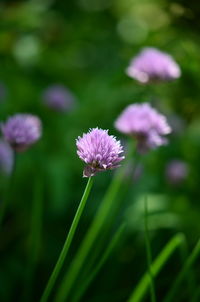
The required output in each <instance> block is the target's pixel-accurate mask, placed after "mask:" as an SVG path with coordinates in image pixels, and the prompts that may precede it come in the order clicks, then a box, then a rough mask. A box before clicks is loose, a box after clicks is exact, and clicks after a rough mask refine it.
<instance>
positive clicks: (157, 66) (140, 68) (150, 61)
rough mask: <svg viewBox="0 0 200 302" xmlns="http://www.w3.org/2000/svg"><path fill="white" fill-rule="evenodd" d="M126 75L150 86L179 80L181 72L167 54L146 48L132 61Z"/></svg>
mask: <svg viewBox="0 0 200 302" xmlns="http://www.w3.org/2000/svg"><path fill="white" fill-rule="evenodd" d="M126 73H127V75H128V76H129V77H131V78H134V79H136V80H137V81H138V82H140V83H142V84H148V83H151V82H158V81H170V80H174V79H177V78H179V77H180V75H181V70H180V67H179V66H178V64H177V63H176V62H175V61H174V59H173V58H172V57H171V56H170V55H168V54H167V53H165V52H162V51H160V50H158V49H156V48H153V47H146V48H144V49H143V50H142V51H141V52H140V53H139V54H138V55H137V56H136V57H135V58H133V59H132V61H131V62H130V65H129V66H128V68H127V69H126Z"/></svg>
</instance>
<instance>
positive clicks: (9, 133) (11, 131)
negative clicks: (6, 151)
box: [1, 114, 41, 152]
mask: <svg viewBox="0 0 200 302" xmlns="http://www.w3.org/2000/svg"><path fill="white" fill-rule="evenodd" d="M1 129H2V133H3V135H4V138H5V140H6V141H7V142H8V143H9V144H10V145H11V146H12V148H13V149H14V150H16V151H19V152H20V151H25V150H26V149H27V148H28V147H29V146H31V145H32V144H34V143H35V142H36V141H37V140H38V139H39V138H40V137H41V121H40V119H39V118H38V117H37V116H34V115H31V114H16V115H14V116H12V117H10V118H8V120H7V121H6V122H5V123H4V124H3V125H2V127H1Z"/></svg>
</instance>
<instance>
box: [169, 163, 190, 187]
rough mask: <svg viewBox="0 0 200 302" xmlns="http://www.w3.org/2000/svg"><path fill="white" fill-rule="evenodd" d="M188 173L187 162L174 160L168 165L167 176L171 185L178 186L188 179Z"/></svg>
mask: <svg viewBox="0 0 200 302" xmlns="http://www.w3.org/2000/svg"><path fill="white" fill-rule="evenodd" d="M188 172H189V171H188V165H187V163H186V162H184V161H182V160H177V159H174V160H171V161H170V162H169V163H168V164H167V166H166V171H165V174H166V178H167V180H168V182H169V183H171V184H173V185H178V184H180V183H182V182H183V181H184V180H185V179H186V177H187V175H188Z"/></svg>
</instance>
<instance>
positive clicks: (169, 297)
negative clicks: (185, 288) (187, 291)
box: [164, 240, 200, 302]
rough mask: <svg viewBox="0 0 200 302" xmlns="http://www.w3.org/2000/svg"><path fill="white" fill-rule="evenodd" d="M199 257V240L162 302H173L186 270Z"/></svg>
mask: <svg viewBox="0 0 200 302" xmlns="http://www.w3.org/2000/svg"><path fill="white" fill-rule="evenodd" d="M198 256H200V240H199V241H198V242H197V244H196V246H195V247H194V249H193V251H192V253H191V254H190V256H189V257H188V259H187V260H186V262H185V264H184V265H183V268H182V270H181V271H180V273H179V274H178V276H177V277H176V279H175V281H174V283H173V286H172V288H171V289H170V291H169V293H168V295H167V296H166V298H165V299H164V302H169V301H170V302H171V301H173V298H174V296H175V294H176V292H177V290H178V288H179V286H180V284H181V282H182V281H183V279H184V278H185V276H186V273H187V272H188V270H189V269H190V268H191V266H192V265H193V263H194V262H195V260H196V259H197V257H198Z"/></svg>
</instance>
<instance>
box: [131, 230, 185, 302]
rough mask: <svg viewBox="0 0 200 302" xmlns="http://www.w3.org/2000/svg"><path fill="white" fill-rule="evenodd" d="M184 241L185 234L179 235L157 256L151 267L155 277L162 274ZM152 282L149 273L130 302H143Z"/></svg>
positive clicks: (132, 295) (135, 290) (145, 275)
mask: <svg viewBox="0 0 200 302" xmlns="http://www.w3.org/2000/svg"><path fill="white" fill-rule="evenodd" d="M184 240H185V237H184V235H183V234H177V235H175V236H174V237H173V238H172V239H171V240H170V241H169V242H168V243H167V245H166V246H165V247H164V248H163V250H162V251H161V252H160V254H159V255H158V256H157V258H156V259H155V260H154V261H153V263H152V265H151V271H152V274H153V276H154V277H155V276H156V275H157V274H158V273H159V272H160V270H161V269H162V267H163V266H164V265H165V263H166V262H167V260H168V259H169V258H170V256H171V255H172V254H173V253H174V251H175V250H176V249H177V248H178V247H180V246H181V244H182V243H183V242H184ZM150 281H151V280H150V278H149V275H148V273H145V274H144V276H143V277H142V279H141V281H140V282H139V284H138V285H137V286H136V288H135V289H134V291H133V293H132V294H131V296H130V298H129V299H128V302H139V301H141V300H142V298H143V297H144V295H145V294H146V291H147V289H148V288H149V286H150Z"/></svg>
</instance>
